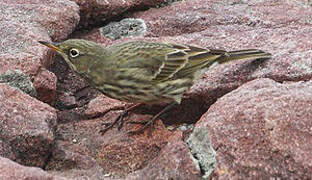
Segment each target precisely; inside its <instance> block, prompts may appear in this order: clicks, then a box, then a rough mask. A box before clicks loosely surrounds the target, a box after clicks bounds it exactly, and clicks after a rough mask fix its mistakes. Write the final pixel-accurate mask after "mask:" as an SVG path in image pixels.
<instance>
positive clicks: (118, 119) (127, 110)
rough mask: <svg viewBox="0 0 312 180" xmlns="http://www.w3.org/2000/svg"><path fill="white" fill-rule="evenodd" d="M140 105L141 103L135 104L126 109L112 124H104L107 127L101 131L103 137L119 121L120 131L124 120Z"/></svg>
mask: <svg viewBox="0 0 312 180" xmlns="http://www.w3.org/2000/svg"><path fill="white" fill-rule="evenodd" d="M140 105H141V104H140V103H139V104H134V105H132V106H130V107H128V108H126V109H124V110H123V111H122V112H121V113H120V114H119V116H118V117H117V118H116V119H115V120H114V121H113V122H112V123H102V124H103V125H106V127H105V128H104V129H101V130H100V133H101V134H102V135H103V134H104V133H105V132H106V131H107V130H109V129H111V128H112V127H113V126H114V125H115V124H116V123H117V122H118V121H119V125H118V130H120V129H121V128H122V126H123V119H124V118H125V117H126V116H127V115H128V114H129V112H131V111H133V110H134V109H135V108H137V107H138V106H140Z"/></svg>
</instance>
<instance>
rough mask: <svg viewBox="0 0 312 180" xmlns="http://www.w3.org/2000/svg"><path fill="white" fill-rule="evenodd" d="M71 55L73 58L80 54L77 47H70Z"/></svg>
mask: <svg viewBox="0 0 312 180" xmlns="http://www.w3.org/2000/svg"><path fill="white" fill-rule="evenodd" d="M69 55H70V57H73V58H74V57H77V56H79V51H78V49H75V48H72V49H70V50H69Z"/></svg>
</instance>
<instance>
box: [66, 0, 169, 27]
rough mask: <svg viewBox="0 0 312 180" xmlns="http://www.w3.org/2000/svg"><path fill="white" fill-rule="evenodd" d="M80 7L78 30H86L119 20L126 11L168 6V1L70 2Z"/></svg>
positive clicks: (103, 0) (115, 0)
mask: <svg viewBox="0 0 312 180" xmlns="http://www.w3.org/2000/svg"><path fill="white" fill-rule="evenodd" d="M71 1H74V2H76V3H77V4H78V5H79V7H80V17H81V20H80V25H79V26H80V28H88V27H90V26H94V25H96V24H100V23H103V22H107V21H108V20H110V19H112V18H119V17H121V16H122V14H124V13H125V12H127V11H133V10H135V9H148V8H150V7H157V6H159V5H163V4H166V3H167V4H168V3H170V1H168V0H135V1H124V0H97V1H94V0H93V1H86V0H71Z"/></svg>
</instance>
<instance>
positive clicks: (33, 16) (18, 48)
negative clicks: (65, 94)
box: [0, 0, 79, 102]
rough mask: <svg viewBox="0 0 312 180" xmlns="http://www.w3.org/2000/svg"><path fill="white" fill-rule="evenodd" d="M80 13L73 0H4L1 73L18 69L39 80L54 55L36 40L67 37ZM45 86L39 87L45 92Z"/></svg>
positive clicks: (0, 24) (1, 5)
mask: <svg viewBox="0 0 312 180" xmlns="http://www.w3.org/2000/svg"><path fill="white" fill-rule="evenodd" d="M78 12H79V8H78V6H77V5H76V4H75V3H73V2H70V1H63V0H56V1H54V0H53V1H52V0H44V1H41V0H27V1H20V0H18V1H11V0H4V1H1V2H0V39H1V46H0V73H1V74H4V73H6V72H7V71H8V70H11V71H13V70H17V69H18V70H21V71H22V72H24V73H25V74H27V75H29V76H30V77H31V79H32V80H33V79H34V78H37V79H40V77H37V76H40V75H38V73H39V72H41V71H45V69H46V68H49V65H50V64H51V62H52V56H51V53H50V52H48V48H46V47H44V46H42V45H41V44H39V43H38V42H37V41H38V40H43V41H50V37H51V38H52V39H53V40H54V41H57V40H61V39H64V38H66V37H67V36H68V35H69V34H70V33H71V32H72V31H73V30H74V28H75V26H76V25H77V24H78V21H79V16H78ZM48 76H49V77H48ZM48 76H46V78H48V79H50V80H52V81H55V80H53V79H55V77H54V76H53V75H51V74H50V75H48ZM46 85H47V83H46V82H44V83H43V84H40V83H39V84H37V85H36V87H37V88H39V89H43V90H44V89H45V88H46ZM49 87H52V86H51V85H49ZM53 91H55V89H54V90H53ZM38 93H39V94H42V93H44V92H38ZM51 100H52V99H49V100H47V101H49V102H50V101H51Z"/></svg>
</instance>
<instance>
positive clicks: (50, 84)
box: [34, 70, 56, 104]
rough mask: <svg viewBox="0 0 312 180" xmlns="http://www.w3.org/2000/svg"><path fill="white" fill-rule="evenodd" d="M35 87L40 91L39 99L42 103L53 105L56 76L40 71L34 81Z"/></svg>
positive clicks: (46, 71)
mask: <svg viewBox="0 0 312 180" xmlns="http://www.w3.org/2000/svg"><path fill="white" fill-rule="evenodd" d="M34 86H35V88H36V90H37V91H38V94H37V98H38V99H39V100H40V101H43V102H45V103H48V104H51V103H52V102H53V101H54V100H55V97H56V92H55V90H56V76H55V75H54V74H53V73H52V72H50V71H48V70H43V71H40V72H39V73H38V75H37V76H36V77H35V79H34Z"/></svg>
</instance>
